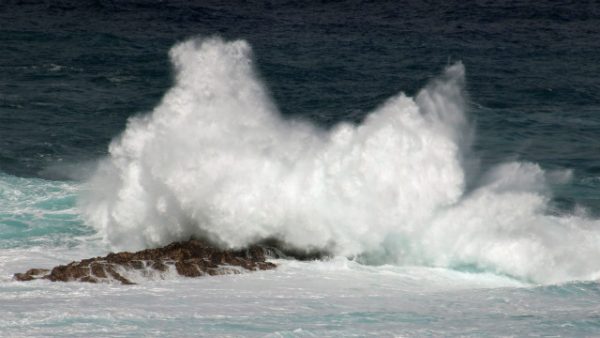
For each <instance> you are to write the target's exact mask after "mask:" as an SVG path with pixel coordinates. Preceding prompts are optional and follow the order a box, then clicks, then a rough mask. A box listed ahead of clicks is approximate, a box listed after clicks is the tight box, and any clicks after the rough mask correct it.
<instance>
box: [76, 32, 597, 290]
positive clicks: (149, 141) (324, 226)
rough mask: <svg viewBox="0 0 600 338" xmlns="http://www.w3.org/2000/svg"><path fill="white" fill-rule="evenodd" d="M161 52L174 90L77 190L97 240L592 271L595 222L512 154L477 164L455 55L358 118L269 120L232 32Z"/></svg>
mask: <svg viewBox="0 0 600 338" xmlns="http://www.w3.org/2000/svg"><path fill="white" fill-rule="evenodd" d="M170 57H171V60H172V62H173V64H174V67H175V74H176V78H175V84H174V86H173V87H172V88H171V89H170V90H169V91H168V92H167V93H166V95H165V96H164V98H163V99H162V101H161V103H160V104H159V105H158V106H157V107H156V108H155V109H154V111H153V112H152V113H150V114H148V115H145V116H137V117H133V118H131V119H130V120H129V122H128V125H127V128H126V130H125V131H124V133H123V134H122V135H121V136H120V137H119V138H117V139H115V140H114V141H113V142H112V143H111V145H110V149H109V152H110V155H109V156H108V158H106V159H105V160H103V161H102V162H101V163H100V165H99V167H98V169H97V172H96V173H95V175H94V177H93V178H92V179H91V180H90V181H89V182H88V193H87V194H86V195H85V196H84V197H83V198H82V201H81V207H82V210H83V214H84V217H85V219H86V221H87V223H89V224H91V225H93V226H94V227H95V228H96V229H97V230H98V231H99V233H100V234H101V235H102V236H103V237H104V238H105V240H106V241H108V242H109V243H111V244H112V245H114V246H116V247H119V248H126V249H131V250H133V249H140V248H142V247H148V246H156V245H162V244H166V243H168V242H171V241H174V240H182V239H188V238H189V237H192V236H194V237H204V238H207V239H210V240H212V241H214V242H216V243H219V244H221V245H222V246H226V247H242V246H246V245H248V244H251V243H255V242H258V241H261V240H265V239H277V240H279V241H281V242H283V243H285V245H287V246H289V247H292V248H295V249H302V250H325V251H328V252H330V253H332V254H333V255H342V256H346V257H358V258H360V259H362V260H363V261H366V262H373V263H381V262H387V263H390V262H391V263H397V264H413V265H429V266H440V267H450V268H465V267H468V268H474V269H477V270H479V269H481V270H486V271H493V272H496V273H500V274H506V275H510V276H515V277H518V278H522V279H527V280H532V281H536V282H560V281H566V280H573V279H592V278H597V277H598V276H599V272H600V245H598V243H600V228H599V224H598V223H599V222H598V221H597V220H593V219H589V218H587V217H585V216H577V215H560V216H557V215H554V216H553V215H550V214H548V213H547V211H548V210H547V209H548V202H549V200H550V196H549V193H548V189H547V188H546V187H547V180H548V179H549V176H550V175H548V173H546V172H545V171H544V170H542V169H541V168H540V167H539V166H538V165H536V164H533V163H526V162H510V163H504V164H501V165H498V166H496V167H495V168H493V169H492V170H490V171H489V172H486V173H479V172H477V169H476V168H477V167H476V166H475V165H473V163H474V161H472V160H471V156H470V154H469V152H470V148H471V142H472V135H473V132H472V127H471V124H470V123H469V119H468V118H467V116H466V113H465V111H466V106H465V94H464V82H465V70H464V66H463V65H462V64H461V63H457V64H454V65H452V66H450V67H448V68H447V69H446V70H445V71H444V73H443V74H442V75H441V76H440V77H439V78H438V79H436V80H433V81H432V82H431V83H430V84H429V85H427V86H426V87H425V88H424V89H422V90H421V91H420V92H419V93H418V94H417V95H416V96H415V97H414V98H413V97H409V96H406V95H405V94H403V93H400V94H398V95H397V96H395V97H392V98H390V99H389V100H387V101H386V102H384V103H383V104H382V105H381V106H380V107H378V108H377V109H375V110H374V111H373V112H371V113H370V114H369V115H368V116H367V118H366V119H365V120H364V121H363V122H362V123H360V124H359V125H354V124H349V123H340V124H338V125H336V126H335V127H334V128H332V129H330V130H324V129H322V128H320V127H318V126H315V125H313V124H311V123H310V122H306V121H299V120H294V119H284V118H282V117H281V115H280V113H279V111H278V110H277V107H275V105H274V103H273V101H272V100H271V98H270V97H269V95H268V91H267V90H266V89H265V87H264V85H263V84H262V83H261V81H260V80H259V79H258V77H257V74H256V72H255V70H254V67H253V64H252V55H251V48H250V46H249V45H248V44H247V43H246V42H244V41H233V42H226V41H223V40H221V39H218V38H211V39H193V40H189V41H186V42H183V43H180V44H178V45H176V46H175V47H173V49H172V50H171V52H170ZM475 177H477V179H476V181H475Z"/></svg>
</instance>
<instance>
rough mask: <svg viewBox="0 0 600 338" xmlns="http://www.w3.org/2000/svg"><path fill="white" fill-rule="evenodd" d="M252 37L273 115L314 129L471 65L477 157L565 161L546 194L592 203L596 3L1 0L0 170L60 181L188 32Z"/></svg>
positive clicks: (599, 58)
mask: <svg viewBox="0 0 600 338" xmlns="http://www.w3.org/2000/svg"><path fill="white" fill-rule="evenodd" d="M209 35H220V36H223V37H225V38H227V39H238V38H241V39H245V40H247V41H249V43H250V44H251V45H252V47H253V50H254V53H255V58H256V62H257V64H258V67H259V72H260V74H261V76H262V77H263V79H264V81H265V83H266V84H267V86H268V87H269V89H270V90H271V92H272V95H273V96H274V98H275V100H276V102H277V103H278V105H279V107H280V109H281V110H282V113H283V114H285V115H289V116H296V117H303V118H307V119H310V120H313V121H315V122H317V123H319V124H321V125H323V126H324V127H327V126H330V125H332V124H333V123H335V122H337V121H340V120H351V121H360V120H361V118H363V117H364V116H365V114H367V113H368V112H369V111H370V110H372V109H373V108H374V107H376V106H377V105H379V104H381V103H382V102H383V101H384V100H385V99H386V98H388V97H390V96H392V95H394V94H396V93H397V92H399V91H405V92H406V93H407V94H409V95H411V94H414V93H415V92H416V91H417V90H419V89H420V88H421V87H422V86H423V85H424V84H425V83H426V82H427V81H428V79H430V78H432V77H434V76H436V75H438V74H439V73H440V71H441V70H442V69H443V68H444V66H446V65H447V64H448V63H450V62H453V61H457V60H462V61H463V63H464V64H465V66H466V69H467V81H468V83H467V88H468V92H469V95H470V100H471V115H472V117H473V118H474V120H475V121H476V124H477V141H476V145H475V146H476V150H477V151H478V153H479V155H480V156H481V157H482V163H483V166H484V167H485V166H488V165H490V164H492V163H497V162H501V161H504V160H508V159H516V158H518V159H521V160H530V161H534V162H537V163H539V164H540V165H541V166H542V167H544V168H547V169H572V170H573V174H574V179H573V181H572V183H571V184H570V185H568V186H566V187H564V186H563V187H561V188H560V189H559V190H558V191H557V196H558V198H557V201H558V202H559V205H561V206H563V207H565V208H571V207H572V206H573V204H574V203H575V202H577V203H580V204H582V205H584V206H587V207H591V208H592V209H593V210H595V211H598V210H600V195H599V194H598V193H597V188H598V187H600V138H599V137H598V135H600V94H599V93H600V77H599V75H600V5H599V4H598V2H597V1H536V2H532V1H499V2H498V1H473V2H458V1H457V2H444V3H437V2H432V1H424V2H416V1H415V2H392V1H390V2H375V1H373V2H371V1H322V2H318V3H317V2H315V3H312V4H298V3H296V2H294V1H289V2H287V1H270V2H264V3H261V4H255V3H253V2H244V1H238V2H229V1H228V2H221V1H202V2H191V1H141V0H140V1H108V0H97V1H50V0H48V1H35V0H27V1H12V0H8V1H7V0H1V2H0V171H2V172H5V173H7V174H9V175H14V176H23V177H42V178H50V179H58V180H63V179H67V178H69V177H70V176H71V174H69V173H70V172H71V170H66V169H65V166H67V167H68V166H81V163H84V162H86V161H89V160H93V159H96V158H98V157H100V156H102V155H104V154H106V152H107V145H108V143H109V142H110V140H111V138H113V137H114V136H116V135H118V134H119V133H120V132H121V131H122V130H124V128H125V123H126V120H127V118H128V117H130V116H132V115H135V114H140V113H144V112H147V111H149V110H151V109H152V107H153V106H154V105H155V104H156V103H157V102H158V101H159V100H160V98H161V96H162V94H163V93H164V92H165V90H166V89H167V88H168V87H169V86H170V84H171V78H170V76H171V73H170V65H169V62H168V56H167V53H168V50H169V48H170V47H171V46H172V45H173V44H174V43H176V42H178V41H181V40H183V39H185V38H188V37H191V36H209Z"/></svg>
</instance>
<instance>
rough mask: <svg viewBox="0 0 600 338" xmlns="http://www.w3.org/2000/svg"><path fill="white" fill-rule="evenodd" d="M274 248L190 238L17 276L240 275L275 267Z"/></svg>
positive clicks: (92, 279)
mask: <svg viewBox="0 0 600 338" xmlns="http://www.w3.org/2000/svg"><path fill="white" fill-rule="evenodd" d="M273 250H276V249H270V248H268V247H265V246H258V245H257V246H252V247H250V248H248V249H245V250H222V249H218V248H216V247H214V246H211V245H209V244H206V243H204V242H202V241H198V240H189V241H186V242H176V243H172V244H169V245H167V246H165V247H162V248H156V249H146V250H142V251H138V252H134V253H131V252H119V253H110V254H108V255H107V256H105V257H96V258H90V259H84V260H82V261H79V262H71V263H69V264H67V265H59V266H57V267H55V268H53V269H52V270H46V269H30V270H28V271H27V272H25V273H16V274H15V275H14V279H15V280H18V281H30V280H34V279H47V280H50V281H53V282H56V281H61V282H69V281H79V282H90V283H97V282H103V281H117V282H120V283H122V284H134V283H133V282H132V281H131V280H130V279H128V278H127V275H129V274H131V273H141V274H142V275H150V274H157V273H158V274H161V273H165V272H167V271H176V272H177V273H178V274H179V275H182V276H186V277H198V276H204V275H211V276H213V275H223V274H236V273H241V272H242V271H254V270H268V269H273V268H275V267H276V266H275V264H273V263H270V262H267V261H266V258H267V257H268V256H278V254H277V252H276V251H273Z"/></svg>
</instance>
